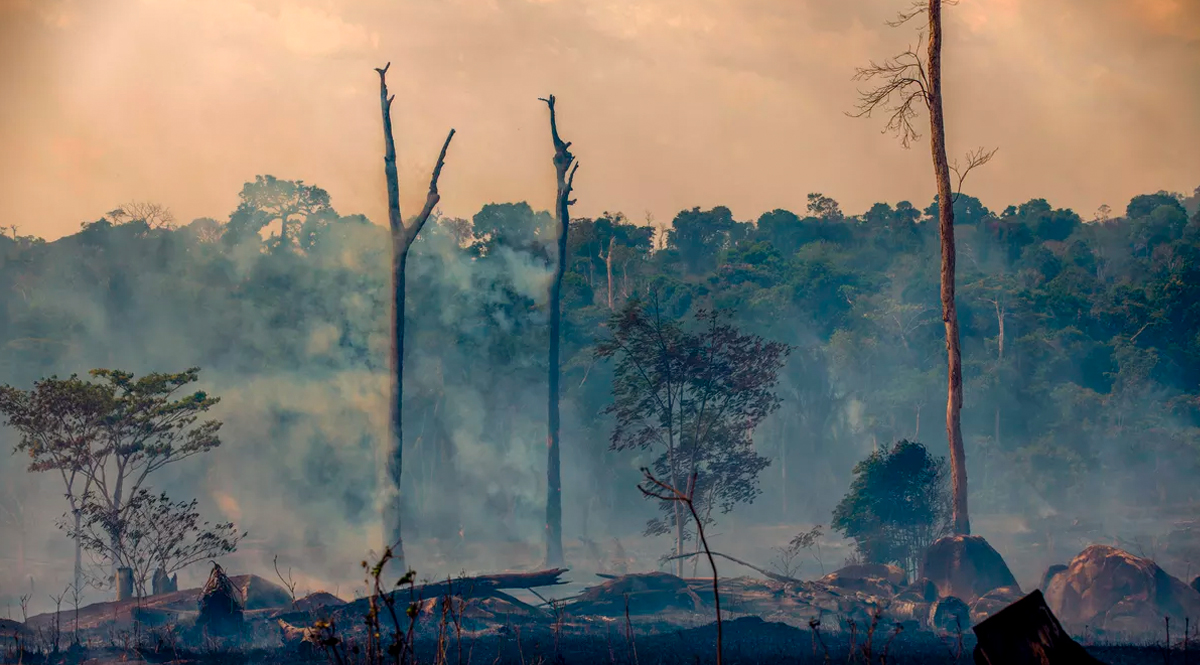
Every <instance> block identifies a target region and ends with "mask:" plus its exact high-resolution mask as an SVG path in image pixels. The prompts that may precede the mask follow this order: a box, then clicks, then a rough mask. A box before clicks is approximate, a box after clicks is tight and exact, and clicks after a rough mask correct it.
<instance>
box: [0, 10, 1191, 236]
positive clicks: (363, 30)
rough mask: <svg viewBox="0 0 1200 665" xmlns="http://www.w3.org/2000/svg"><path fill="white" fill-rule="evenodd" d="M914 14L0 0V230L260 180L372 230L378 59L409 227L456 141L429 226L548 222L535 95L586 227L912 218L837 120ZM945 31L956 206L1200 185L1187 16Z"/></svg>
mask: <svg viewBox="0 0 1200 665" xmlns="http://www.w3.org/2000/svg"><path fill="white" fill-rule="evenodd" d="M907 4H908V3H907V1H906V0H0V174H2V175H0V225H2V226H8V225H12V224H16V225H17V226H18V227H19V232H20V233H23V234H29V233H33V234H37V235H41V236H44V237H47V238H54V237H58V236H61V235H63V234H67V233H71V232H73V231H75V230H77V229H78V228H79V223H80V222H81V221H84V220H90V219H95V218H96V217H98V216H99V215H101V214H103V213H104V212H105V211H107V210H110V209H111V208H113V207H115V206H116V205H117V204H119V203H121V202H123V201H127V200H131V199H139V200H143V199H148V200H153V201H157V202H161V203H163V204H166V205H168V206H170V207H171V208H172V209H173V210H174V211H175V213H176V216H177V217H178V218H179V219H180V220H181V221H184V222H186V221H188V220H190V219H192V218H194V217H199V216H212V217H217V218H225V217H226V216H227V215H228V214H229V212H230V211H231V210H232V209H233V207H234V206H235V205H236V200H237V192H238V191H239V189H240V188H241V184H242V183H243V182H245V181H246V180H250V179H253V177H254V176H255V175H256V174H262V173H270V174H273V175H276V176H278V177H281V178H299V179H303V180H305V181H307V182H311V183H315V184H318V185H321V186H322V187H324V188H326V189H327V190H329V192H330V193H331V195H332V196H333V202H334V205H335V207H337V208H338V209H339V210H340V211H342V212H343V213H351V212H364V213H366V214H368V215H369V216H371V217H372V218H373V219H375V220H377V221H381V220H382V219H384V218H385V215H384V213H383V207H384V187H383V174H382V168H381V166H382V165H381V163H380V162H381V156H382V136H381V131H380V120H379V106H378V78H377V76H376V74H375V72H374V71H372V69H373V68H374V67H377V66H381V65H382V64H383V63H384V62H386V61H388V60H391V61H392V63H393V64H392V69H391V74H390V76H389V81H390V83H391V85H392V89H393V91H394V92H395V93H396V105H395V107H394V117H395V122H396V133H397V142H398V147H399V152H400V162H401V164H400V168H401V179H402V180H401V188H402V192H403V197H402V201H403V203H404V204H405V206H406V209H407V210H406V211H407V212H409V213H411V212H415V207H416V206H417V205H418V202H419V201H420V200H422V199H423V197H424V189H425V186H426V184H427V182H428V171H429V168H430V166H431V165H432V162H433V160H434V158H435V157H436V153H437V150H438V148H439V147H440V145H441V141H442V140H443V138H444V137H445V133H446V131H447V130H448V129H449V128H450V127H455V128H456V129H457V130H458V135H457V136H456V137H455V140H454V144H453V145H452V147H451V150H450V155H449V159H448V163H447V166H446V171H445V172H444V174H443V178H442V187H441V189H442V195H443V198H442V209H443V210H444V211H445V212H446V213H448V214H456V215H464V216H466V215H470V214H472V213H473V212H474V211H475V210H477V209H478V208H479V207H480V206H481V205H482V204H484V203H487V202H490V201H512V200H522V199H525V200H529V201H530V202H531V203H532V204H533V205H535V206H537V207H543V208H545V207H549V204H550V203H551V201H552V198H553V193H554V176H553V167H552V165H551V162H550V157H551V154H552V147H551V144H550V138H549V131H548V128H547V114H546V109H545V106H544V105H543V104H542V103H541V102H539V101H538V100H537V98H538V97H539V96H544V95H546V94H547V93H551V92H553V93H554V94H556V95H557V96H558V97H559V100H560V101H559V110H560V116H561V117H560V128H561V131H562V133H563V135H564V136H565V137H566V139H567V140H570V141H573V142H574V146H573V150H574V151H575V152H576V154H577V156H578V157H579V159H580V162H581V166H580V171H579V175H578V176H577V178H576V189H577V195H578V201H579V203H578V206H577V208H576V209H577V211H578V213H579V214H595V213H598V212H600V211H601V210H604V209H613V210H623V211H625V212H626V213H627V214H628V215H629V216H630V217H632V218H634V219H638V220H640V219H643V218H644V215H645V212H646V211H650V212H652V213H653V214H654V216H655V217H656V218H657V219H658V220H660V221H666V220H669V219H670V218H671V217H672V216H673V215H674V213H675V212H677V211H678V210H679V209H681V208H685V207H691V206H694V205H700V206H705V207H708V206H712V205H717V204H723V205H728V206H729V207H731V208H732V209H733V211H734V214H735V215H736V216H737V217H739V218H741V219H750V218H753V217H756V216H757V215H758V214H759V213H761V212H763V211H764V210H769V209H772V208H776V207H787V208H792V209H795V210H802V209H803V208H804V205H805V195H806V194H807V193H808V192H811V191H820V192H824V193H825V194H827V195H830V196H833V197H834V198H836V199H838V200H839V201H841V202H842V205H843V208H844V209H846V210H847V211H849V212H860V211H862V210H863V209H865V208H866V207H867V206H868V205H870V204H871V203H872V202H874V201H877V200H888V201H896V200H899V199H903V198H910V199H913V200H914V201H915V202H918V203H920V204H922V205H923V204H924V203H926V202H927V201H928V200H929V199H930V198H931V195H932V191H933V187H932V177H931V169H930V166H929V156H928V149H927V148H926V146H925V144H918V145H917V146H915V147H914V148H913V149H911V150H907V151H906V150H904V149H902V148H901V147H900V145H899V143H898V142H897V141H896V140H895V139H894V138H892V137H890V136H885V135H881V134H880V129H881V128H882V124H883V121H882V120H856V119H852V118H849V117H847V116H846V115H845V111H848V110H851V109H852V108H853V104H854V101H855V86H856V84H855V83H854V82H852V81H851V80H850V77H851V76H852V75H853V73H854V67H855V66H858V65H862V64H865V63H866V61H867V60H868V59H870V58H876V59H880V58H883V57H886V56H888V55H890V54H892V53H893V52H895V51H896V50H897V49H898V48H901V47H903V46H905V45H906V44H907V43H908V42H910V41H912V40H913V39H915V34H914V29H915V28H914V27H904V28H899V29H893V28H888V27H886V26H885V25H883V21H885V20H886V19H889V18H891V17H892V16H893V15H894V14H895V12H896V10H898V9H901V8H903V7H904V6H906V5H907ZM947 21H948V22H947V41H946V51H945V59H946V68H947V71H946V76H947V80H946V85H945V92H946V96H947V100H946V103H947V114H948V127H947V130H948V139H949V143H950V148H951V152H952V154H962V153H965V152H966V151H967V150H968V149H971V148H974V147H977V146H989V147H999V148H1000V152H999V153H998V155H997V157H996V159H995V161H993V162H992V164H990V165H989V166H988V167H987V168H986V169H985V170H981V171H979V172H977V173H976V174H974V175H972V180H971V181H970V182H969V185H968V187H967V189H968V190H969V191H971V192H972V193H974V194H976V195H978V196H980V197H981V198H982V199H983V200H984V203H985V204H987V205H990V206H993V207H1002V206H1004V205H1006V204H1008V203H1019V202H1021V201H1024V200H1027V199H1029V198H1031V197H1037V196H1041V197H1046V198H1048V199H1049V200H1050V201H1051V202H1052V203H1055V204H1056V205H1063V206H1071V207H1074V208H1076V209H1077V210H1078V211H1079V212H1080V213H1081V214H1083V215H1084V216H1085V217H1090V216H1091V212H1092V211H1094V210H1095V209H1096V207H1097V206H1099V205H1100V204H1102V203H1107V204H1109V205H1111V206H1113V208H1114V209H1117V210H1121V209H1123V208H1124V204H1125V203H1126V202H1127V201H1128V200H1129V198H1130V197H1131V196H1133V195H1135V194H1138V193H1143V192H1151V191H1156V190H1159V189H1170V190H1178V191H1188V192H1190V191H1191V190H1192V189H1193V188H1194V187H1196V186H1197V185H1200V0H962V1H961V2H960V4H959V5H958V6H956V7H951V8H949V9H948V10H947ZM921 120H922V122H924V118H922V119H921Z"/></svg>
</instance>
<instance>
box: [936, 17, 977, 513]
mask: <svg viewBox="0 0 1200 665" xmlns="http://www.w3.org/2000/svg"><path fill="white" fill-rule="evenodd" d="M928 60H929V91H928V102H929V125H930V144H931V145H930V147H931V150H932V152H933V170H934V175H935V176H936V177H937V188H938V231H939V232H940V235H941V241H942V280H941V281H942V289H941V290H942V320H943V321H944V322H945V324H946V355H947V358H948V365H949V366H948V374H949V377H948V378H949V381H948V389H947V393H948V396H947V400H946V434H947V437H948V439H949V442H950V466H951V491H952V493H953V496H954V507H953V516H954V525H953V528H954V533H956V534H963V535H966V534H970V533H971V520H970V517H969V516H968V514H967V460H966V454H965V452H964V450H963V439H962V418H961V412H962V399H963V397H962V352H961V350H960V349H959V335H958V310H957V307H956V305H955V301H954V277H955V275H954V266H955V258H956V257H955V247H954V203H953V202H954V193H953V192H952V190H951V187H950V164H949V162H948V161H947V159H946V123H945V118H944V116H943V113H942V0H929V57H928Z"/></svg>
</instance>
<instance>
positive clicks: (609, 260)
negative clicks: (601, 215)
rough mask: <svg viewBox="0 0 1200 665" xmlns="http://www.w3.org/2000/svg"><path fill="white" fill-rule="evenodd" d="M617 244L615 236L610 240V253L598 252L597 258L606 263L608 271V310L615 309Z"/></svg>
mask: <svg viewBox="0 0 1200 665" xmlns="http://www.w3.org/2000/svg"><path fill="white" fill-rule="evenodd" d="M616 244H617V236H616V235H613V236H612V237H611V238H609V239H608V252H607V253H604V252H597V253H596V256H597V257H598V258H599V259H600V260H601V261H603V262H604V267H605V268H606V269H607V270H608V309H609V311H612V309H613V270H612V268H613V255H612V253H613V247H614V246H616Z"/></svg>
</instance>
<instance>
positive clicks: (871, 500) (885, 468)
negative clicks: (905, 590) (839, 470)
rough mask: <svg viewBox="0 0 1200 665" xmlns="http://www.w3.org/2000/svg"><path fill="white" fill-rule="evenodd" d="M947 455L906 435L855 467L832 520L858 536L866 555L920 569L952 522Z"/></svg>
mask: <svg viewBox="0 0 1200 665" xmlns="http://www.w3.org/2000/svg"><path fill="white" fill-rule="evenodd" d="M949 517H950V496H949V492H948V487H947V469H946V463H945V459H944V458H941V457H932V456H931V455H930V454H929V451H927V450H926V449H925V446H922V445H921V444H919V443H915V442H911V441H908V440H901V441H899V442H898V443H896V445H895V446H893V447H892V449H891V450H877V451H875V452H873V453H871V454H870V455H868V456H867V458H866V459H864V460H863V461H861V462H859V463H858V464H857V465H856V466H855V467H854V480H853V482H851V484H850V491H849V492H848V493H847V494H846V496H845V497H844V498H842V500H841V502H840V503H838V505H837V508H835V509H834V511H833V520H832V522H831V523H830V525H831V526H832V527H833V528H834V529H836V530H837V531H840V532H841V533H842V534H843V535H845V536H846V537H847V538H850V539H852V540H853V541H854V544H855V548H856V550H857V551H858V553H859V555H861V556H862V557H863V560H864V561H868V562H871V563H895V564H898V565H900V566H902V567H904V568H905V569H906V570H908V571H909V572H910V573H911V572H915V571H916V570H917V566H918V565H919V563H920V558H921V556H922V554H923V553H924V551H925V549H926V548H928V547H929V545H930V544H931V543H932V542H933V541H934V540H936V539H937V538H939V537H941V536H942V535H944V534H945V533H946V532H947V531H948V530H949V527H950V524H949V522H948V519H949Z"/></svg>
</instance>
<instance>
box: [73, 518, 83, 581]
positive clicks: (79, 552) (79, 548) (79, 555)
mask: <svg viewBox="0 0 1200 665" xmlns="http://www.w3.org/2000/svg"><path fill="white" fill-rule="evenodd" d="M74 513H75V533H76V534H79V532H80V529H81V528H82V526H83V514H82V513H81V512H80V511H79V509H78V508H76V509H75V511H74ZM74 579H75V582H74V584H75V593H79V590H80V589H82V588H83V543H81V542H80V540H79V536H78V535H76V536H75V576H74Z"/></svg>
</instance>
